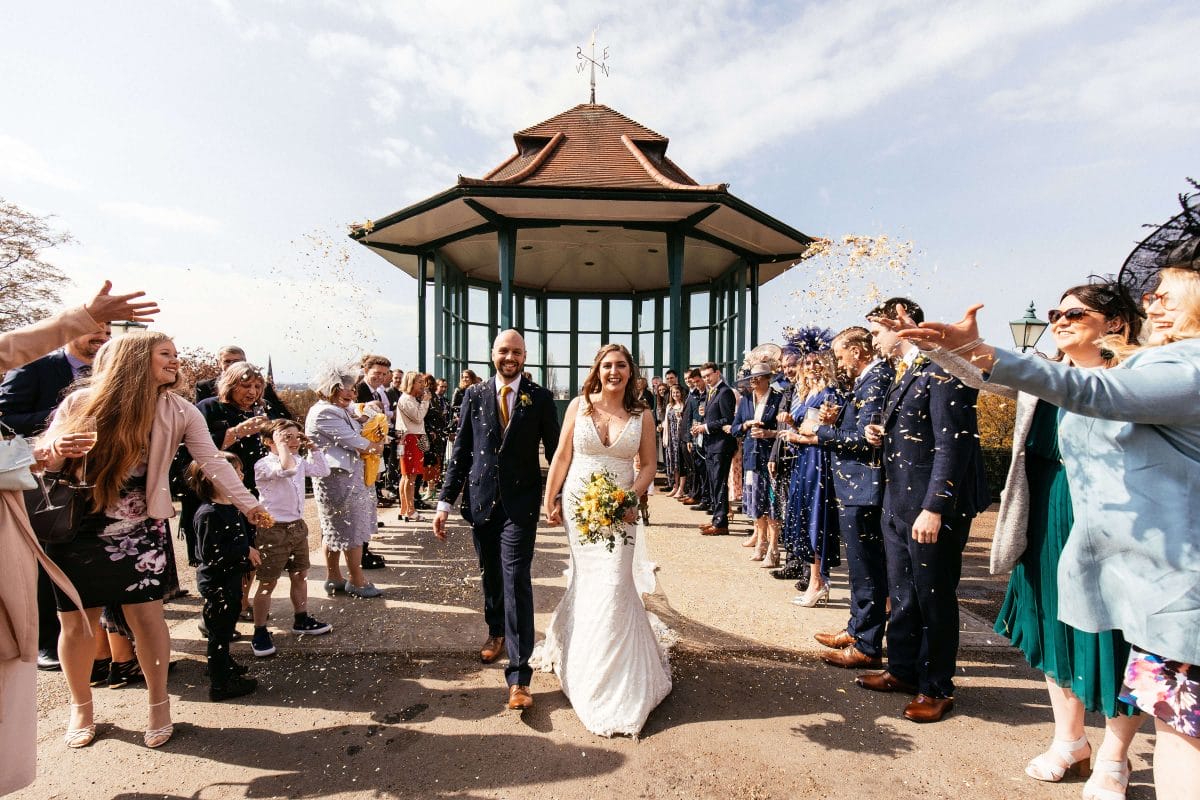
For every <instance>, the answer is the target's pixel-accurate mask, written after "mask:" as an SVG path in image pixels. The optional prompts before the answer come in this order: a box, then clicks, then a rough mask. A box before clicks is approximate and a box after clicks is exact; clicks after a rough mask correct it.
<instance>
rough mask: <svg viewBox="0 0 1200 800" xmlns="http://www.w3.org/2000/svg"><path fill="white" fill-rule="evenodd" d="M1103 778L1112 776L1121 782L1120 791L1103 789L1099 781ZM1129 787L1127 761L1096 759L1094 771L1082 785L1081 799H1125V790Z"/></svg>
mask: <svg viewBox="0 0 1200 800" xmlns="http://www.w3.org/2000/svg"><path fill="white" fill-rule="evenodd" d="M1105 778H1112V779H1113V780H1114V781H1116V782H1117V783H1119V784H1121V791H1119V792H1118V791H1114V790H1112V789H1105V788H1104V787H1103V786H1102V785H1101V783H1102V782H1103V780H1104V779H1105ZM1128 787H1129V762H1128V761H1126V762H1125V763H1124V764H1122V763H1121V762H1120V761H1107V760H1102V759H1096V766H1095V771H1094V772H1092V777H1090V778H1088V781H1087V783H1085V784H1084V785H1083V800H1125V790H1126V789H1127V788H1128Z"/></svg>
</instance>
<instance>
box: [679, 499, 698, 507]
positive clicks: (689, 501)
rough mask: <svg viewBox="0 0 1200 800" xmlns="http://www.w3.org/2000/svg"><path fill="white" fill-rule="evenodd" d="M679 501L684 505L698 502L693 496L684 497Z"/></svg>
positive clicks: (692, 504)
mask: <svg viewBox="0 0 1200 800" xmlns="http://www.w3.org/2000/svg"><path fill="white" fill-rule="evenodd" d="M679 502H680V503H682V504H683V505H685V506H694V505H696V503H698V502H700V501H699V500H696V499H695V498H692V497H685V498H683V499H682V500H680V501H679Z"/></svg>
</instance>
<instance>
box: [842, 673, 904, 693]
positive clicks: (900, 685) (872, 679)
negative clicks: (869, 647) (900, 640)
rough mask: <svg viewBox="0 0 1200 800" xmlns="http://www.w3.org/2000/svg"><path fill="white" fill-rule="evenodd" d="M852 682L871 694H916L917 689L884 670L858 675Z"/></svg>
mask: <svg viewBox="0 0 1200 800" xmlns="http://www.w3.org/2000/svg"><path fill="white" fill-rule="evenodd" d="M854 682H855V683H857V684H858V685H859V686H861V687H862V688H864V689H870V690H871V691H872V692H904V693H905V694H916V693H917V687H915V686H913V685H912V684H911V683H905V682H904V681H902V680H900V679H899V678H897V677H896V676H895V675H893V674H892V673H890V672H888V671H887V670H886V669H885V670H884V671H883V672H868V673H866V674H865V675H859V676H858V677H857V678H855V679H854Z"/></svg>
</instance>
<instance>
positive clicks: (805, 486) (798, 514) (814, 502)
mask: <svg viewBox="0 0 1200 800" xmlns="http://www.w3.org/2000/svg"><path fill="white" fill-rule="evenodd" d="M826 402H829V403H838V404H840V403H841V398H840V396H839V395H838V393H837V392H836V391H835V390H834V389H822V390H821V391H819V392H816V393H814V394H812V395H810V396H809V397H807V398H803V399H799V398H798V399H797V401H795V402H793V404H792V417H793V418H795V419H796V420H803V419H804V416H805V414H806V413H807V412H808V410H809V409H811V408H820V406H821V404H822V403H826ZM782 541H783V545H784V547H785V548H787V550H788V552H789V553H791V554H792V557H794V558H798V559H800V560H801V561H804V562H807V563H812V562H813V561H814V560H815V559H816V558H820V559H821V574H822V575H824V576H825V577H829V568H830V567H836V566H837V565H838V564H840V563H841V556H840V554H839V552H838V550H839V548H840V545H841V540H840V539H839V538H838V526H837V507H836V505H835V501H834V498H833V476H832V474H831V469H830V463H829V458H828V456H827V454H826V452H825V449H824V448H822V447H821V446H820V445H800V446H799V447H797V448H796V461H795V463H794V466H793V469H792V483H791V487H790V489H789V492H788V504H787V513H786V514H785V516H784V523H783V536H782Z"/></svg>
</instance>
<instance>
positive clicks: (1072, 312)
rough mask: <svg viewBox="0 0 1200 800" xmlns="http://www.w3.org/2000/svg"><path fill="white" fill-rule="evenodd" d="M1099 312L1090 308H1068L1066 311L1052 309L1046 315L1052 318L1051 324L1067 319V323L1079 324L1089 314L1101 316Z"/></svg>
mask: <svg viewBox="0 0 1200 800" xmlns="http://www.w3.org/2000/svg"><path fill="white" fill-rule="evenodd" d="M1099 313H1100V312H1099V311H1092V310H1091V309H1090V308H1068V309H1067V310H1066V311H1059V310H1058V309H1057V308H1052V309H1050V311H1049V312H1048V313H1047V314H1046V316H1047V317H1049V318H1050V324H1051V325H1053V324H1054V323H1056V322H1058V321H1059V320H1060V319H1065V320H1066V321H1067V322H1079V320H1081V319H1083V318H1084V317H1086V316H1087V315H1088V314H1099Z"/></svg>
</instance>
